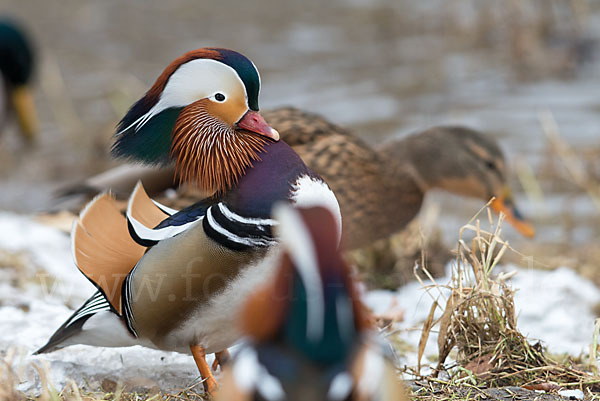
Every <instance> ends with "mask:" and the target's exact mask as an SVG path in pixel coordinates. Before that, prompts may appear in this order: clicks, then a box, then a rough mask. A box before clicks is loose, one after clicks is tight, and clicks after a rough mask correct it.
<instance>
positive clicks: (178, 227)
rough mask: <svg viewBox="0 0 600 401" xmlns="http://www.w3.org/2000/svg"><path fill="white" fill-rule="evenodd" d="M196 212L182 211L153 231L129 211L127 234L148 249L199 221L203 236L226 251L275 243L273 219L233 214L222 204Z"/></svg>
mask: <svg viewBox="0 0 600 401" xmlns="http://www.w3.org/2000/svg"><path fill="white" fill-rule="evenodd" d="M161 206H162V205H161ZM199 210H202V211H203V212H204V213H203V214H200V215H199V214H198V213H191V212H190V211H189V210H188V211H186V210H184V211H181V212H179V213H176V214H173V215H171V217H170V218H168V219H166V220H165V221H164V222H163V223H161V224H159V225H158V226H157V227H155V228H150V227H146V226H144V225H143V224H142V223H140V222H139V221H137V220H136V219H135V218H134V217H133V216H132V215H131V212H130V211H129V210H128V213H127V222H128V227H129V233H130V234H131V237H132V238H133V239H134V240H135V241H136V242H137V243H139V244H140V245H143V246H147V247H151V246H153V245H156V244H157V243H158V242H160V241H162V240H164V239H167V238H171V237H174V236H176V235H178V234H181V233H183V232H184V231H186V230H188V229H189V228H191V227H192V226H193V225H195V223H196V222H198V221H199V220H202V226H203V228H204V231H205V232H206V235H208V236H209V237H210V238H212V239H213V240H215V241H216V242H218V243H219V244H221V245H223V246H225V247H227V248H229V249H233V250H236V251H243V250H247V249H250V248H253V247H266V246H269V245H272V244H274V243H275V240H274V239H273V233H272V228H273V226H275V225H276V224H277V221H275V220H273V219H269V218H255V217H247V216H242V215H240V214H238V213H236V212H234V211H232V210H231V209H230V208H229V207H228V206H227V205H226V204H225V203H223V202H219V203H216V204H213V205H211V206H208V205H207V206H204V207H203V208H200V209H199ZM172 211H173V210H172V209H170V210H166V211H165V212H166V213H172ZM176 217H178V218H176Z"/></svg>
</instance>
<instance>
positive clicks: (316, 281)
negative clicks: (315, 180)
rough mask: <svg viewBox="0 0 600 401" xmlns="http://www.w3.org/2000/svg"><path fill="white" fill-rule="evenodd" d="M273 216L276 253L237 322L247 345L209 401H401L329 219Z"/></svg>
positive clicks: (283, 210) (281, 210) (293, 211)
mask: <svg viewBox="0 0 600 401" xmlns="http://www.w3.org/2000/svg"><path fill="white" fill-rule="evenodd" d="M274 216H275V218H276V219H277V221H279V223H280V224H279V226H278V227H277V232H278V235H279V238H280V239H281V244H282V248H283V253H282V254H281V255H280V258H279V263H278V268H277V272H276V274H275V276H274V277H272V278H271V279H270V280H269V281H268V282H267V283H265V284H264V285H263V286H262V287H261V288H260V289H258V290H257V291H256V292H254V293H253V295H252V296H251V297H250V298H249V301H248V302H247V304H246V305H245V308H244V309H243V312H242V314H241V315H240V322H241V325H242V327H243V328H242V330H243V331H244V333H245V334H246V335H247V338H248V340H249V341H248V343H247V344H245V345H243V346H242V348H241V350H240V351H239V352H238V353H237V354H236V357H235V358H234V360H233V362H232V364H231V365H230V366H228V367H227V368H226V370H225V376H224V378H223V385H222V388H221V390H219V394H218V397H217V399H218V400H219V401H244V400H248V401H250V400H269V401H275V400H278V401H283V400H289V401H292V400H298V401H300V400H313V401H318V400H323V401H325V400H330V401H334V400H347V401H350V400H352V401H358V400H361V401H367V400H379V401H392V400H393V401H400V400H406V399H407V398H406V397H405V392H404V389H403V386H402V385H401V383H400V381H399V377H398V375H397V373H396V370H395V368H394V366H393V363H392V362H391V361H392V359H391V358H390V356H389V355H390V352H389V351H386V346H385V345H384V344H383V343H382V342H381V341H375V338H376V336H375V334H373V331H372V330H373V327H372V324H373V323H372V319H371V317H370V315H369V313H368V311H367V309H366V307H365V306H364V305H363V304H362V303H361V301H360V300H359V298H358V291H357V289H356V286H355V283H354V281H353V278H352V276H351V274H350V270H349V268H348V266H347V265H346V264H345V262H344V261H343V259H342V256H341V253H340V251H339V247H338V236H339V233H338V232H337V230H338V225H337V223H336V220H335V218H334V216H333V215H332V214H331V213H330V212H329V211H328V210H326V209H324V208H322V207H311V208H293V207H291V206H289V205H281V206H277V207H276V209H275V213H274ZM388 350H389V348H388Z"/></svg>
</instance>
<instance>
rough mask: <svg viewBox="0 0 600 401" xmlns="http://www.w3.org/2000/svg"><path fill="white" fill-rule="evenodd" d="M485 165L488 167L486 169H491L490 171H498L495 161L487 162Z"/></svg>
mask: <svg viewBox="0 0 600 401" xmlns="http://www.w3.org/2000/svg"><path fill="white" fill-rule="evenodd" d="M485 165H486V167H487V168H489V169H490V170H496V164H494V162H493V161H491V160H487V161H486V162H485Z"/></svg>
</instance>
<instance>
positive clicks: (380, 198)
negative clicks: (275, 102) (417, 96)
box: [264, 108, 423, 249]
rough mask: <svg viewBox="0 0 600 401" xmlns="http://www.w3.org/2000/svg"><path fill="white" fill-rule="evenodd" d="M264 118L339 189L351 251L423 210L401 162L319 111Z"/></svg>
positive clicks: (346, 241) (290, 110) (272, 112)
mask: <svg viewBox="0 0 600 401" xmlns="http://www.w3.org/2000/svg"><path fill="white" fill-rule="evenodd" d="M264 116H265V119H266V120H267V121H269V123H270V124H271V126H273V127H274V128H275V129H277V130H278V131H279V133H280V135H281V138H282V139H283V140H284V141H286V142H287V143H288V144H290V145H291V146H292V147H293V148H294V150H295V151H296V152H297V153H298V154H299V155H300V157H302V159H303V160H304V162H305V163H306V164H307V165H308V166H309V167H310V168H311V169H312V170H314V171H315V172H317V173H318V174H319V175H321V176H322V177H323V178H324V179H325V181H327V183H328V184H329V186H330V187H331V189H332V190H333V192H334V193H335V195H336V197H337V199H338V202H339V203H340V207H341V211H342V225H343V231H344V245H345V246H346V247H347V248H348V249H354V248H359V247H362V246H366V245H368V244H369V243H371V242H373V241H375V240H378V239H381V238H385V237H387V236H389V235H390V234H392V233H394V232H397V231H400V230H401V229H402V228H404V226H405V225H406V224H408V222H409V221H410V220H412V218H413V217H414V216H415V215H416V214H417V212H418V211H419V208H420V207H421V202H422V199H423V193H422V192H421V190H420V189H419V188H418V186H417V185H416V183H415V181H414V180H413V178H412V175H411V173H410V170H409V169H408V168H407V167H406V166H405V165H404V164H402V163H401V161H398V160H393V159H388V158H387V157H385V156H383V155H381V154H379V153H378V152H376V151H374V150H373V149H372V148H371V147H370V146H369V145H367V144H366V143H365V142H363V141H362V140H360V139H359V138H357V137H355V136H354V135H352V134H351V133H350V132H349V131H347V130H345V129H342V128H341V127H338V126H336V125H335V124H332V123H330V122H328V121H327V120H325V119H324V118H323V117H321V116H319V115H316V114H312V113H307V112H304V111H301V110H298V109H294V108H283V109H276V110H270V111H267V112H265V113H264Z"/></svg>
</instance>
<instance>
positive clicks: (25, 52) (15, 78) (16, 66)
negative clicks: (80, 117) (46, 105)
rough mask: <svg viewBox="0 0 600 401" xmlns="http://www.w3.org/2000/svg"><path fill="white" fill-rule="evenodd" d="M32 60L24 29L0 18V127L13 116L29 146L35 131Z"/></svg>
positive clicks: (36, 122) (30, 47) (33, 59)
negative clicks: (31, 89) (30, 87)
mask: <svg viewBox="0 0 600 401" xmlns="http://www.w3.org/2000/svg"><path fill="white" fill-rule="evenodd" d="M34 64H35V58H34V54H33V48H32V46H31V42H30V41H29V39H28V37H27V35H26V34H25V32H24V30H23V28H22V27H21V26H20V25H19V24H17V23H16V22H14V21H12V20H9V19H5V18H0V128H3V125H4V124H5V122H6V120H7V119H8V117H10V116H11V114H13V113H14V114H15V116H16V118H17V122H18V123H19V128H20V133H21V135H22V136H23V138H24V139H25V140H26V141H27V142H28V143H31V142H32V141H33V139H34V137H35V134H36V132H37V129H38V121H37V115H36V111H35V104H34V102H33V96H32V95H31V92H30V89H29V85H30V84H31V79H32V76H33V70H34Z"/></svg>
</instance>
